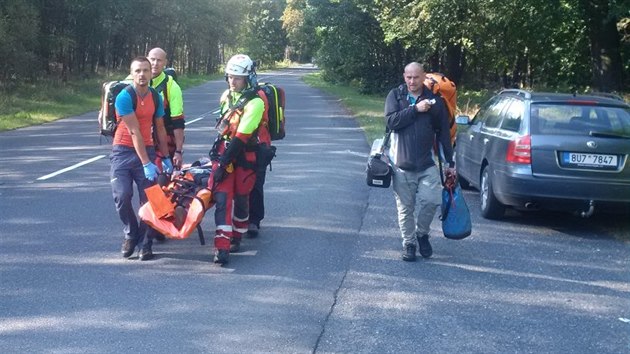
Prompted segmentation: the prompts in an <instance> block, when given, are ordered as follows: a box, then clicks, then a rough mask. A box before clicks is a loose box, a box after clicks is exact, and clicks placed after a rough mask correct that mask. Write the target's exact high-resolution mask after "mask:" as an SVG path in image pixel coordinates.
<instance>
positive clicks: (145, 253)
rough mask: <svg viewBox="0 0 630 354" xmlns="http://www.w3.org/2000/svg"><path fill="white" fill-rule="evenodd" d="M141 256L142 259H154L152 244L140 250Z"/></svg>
mask: <svg viewBox="0 0 630 354" xmlns="http://www.w3.org/2000/svg"><path fill="white" fill-rule="evenodd" d="M139 258H140V260H141V261H149V260H151V259H153V250H152V249H151V246H147V245H144V246H143V247H142V250H140V256H139Z"/></svg>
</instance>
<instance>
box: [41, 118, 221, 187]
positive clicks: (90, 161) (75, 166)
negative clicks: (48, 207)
mask: <svg viewBox="0 0 630 354" xmlns="http://www.w3.org/2000/svg"><path fill="white" fill-rule="evenodd" d="M208 113H211V114H216V113H215V112H207V113H204V114H202V115H200V116H199V117H197V118H195V119H193V120H191V121H186V125H188V124H192V123H194V122H197V121H200V120H202V119H204V118H206V116H207V115H208ZM105 156H107V155H98V156H95V157H92V158H91V159H88V160H85V161H83V162H79V163H77V164H74V165H72V166H70V167H66V168H63V169H61V170H59V171H56V172H53V173H50V174H47V175H45V176H41V177H39V178H38V179H37V180H38V181H45V180H47V179H49V178H52V177H55V176H57V175H60V174H62V173H64V172H68V171H72V170H74V169H76V168H79V167H81V166H83V165H87V164H89V163H92V162H94V161H97V160H100V159H102V158H103V157H105Z"/></svg>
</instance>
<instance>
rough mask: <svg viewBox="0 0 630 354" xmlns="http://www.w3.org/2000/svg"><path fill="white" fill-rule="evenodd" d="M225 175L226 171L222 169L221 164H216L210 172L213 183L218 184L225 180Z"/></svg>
mask: <svg viewBox="0 0 630 354" xmlns="http://www.w3.org/2000/svg"><path fill="white" fill-rule="evenodd" d="M226 175H227V171H226V170H225V167H223V165H221V164H218V165H217V167H216V168H215V169H214V171H213V172H212V176H213V177H212V179H213V180H214V183H219V182H221V181H223V180H224V179H225V176H226Z"/></svg>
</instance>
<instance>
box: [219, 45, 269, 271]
mask: <svg viewBox="0 0 630 354" xmlns="http://www.w3.org/2000/svg"><path fill="white" fill-rule="evenodd" d="M225 80H226V81H227V83H228V89H227V90H226V91H225V92H224V93H223V95H222V96H221V101H220V104H221V110H220V112H221V113H220V114H221V116H220V119H219V121H218V123H217V130H218V133H219V134H218V136H217V138H216V140H215V142H214V144H213V146H212V149H211V150H210V159H211V160H212V166H213V168H212V170H213V173H212V176H211V177H210V179H209V181H208V185H209V187H210V188H211V189H213V191H214V199H215V202H216V204H215V214H214V218H215V224H216V227H217V229H216V232H215V236H214V246H215V249H216V250H215V254H214V262H215V263H219V264H225V263H227V262H228V258H229V254H230V251H232V252H237V251H238V250H239V247H240V242H241V238H242V236H243V234H244V233H246V232H247V227H248V224H249V193H250V192H251V190H252V188H253V187H254V183H255V182H256V148H257V144H258V134H259V126H260V125H261V122H262V121H263V114H264V110H265V104H264V102H263V100H262V99H261V98H260V97H259V96H258V94H257V93H256V73H255V71H254V63H253V61H252V60H251V59H250V58H249V57H248V56H247V55H243V54H238V55H235V56H233V57H232V58H230V60H229V61H228V62H227V65H226V67H225ZM267 134H268V132H267Z"/></svg>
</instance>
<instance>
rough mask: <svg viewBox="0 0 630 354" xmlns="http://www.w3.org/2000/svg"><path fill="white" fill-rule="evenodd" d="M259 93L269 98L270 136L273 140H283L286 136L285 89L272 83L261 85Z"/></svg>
mask: <svg viewBox="0 0 630 354" xmlns="http://www.w3.org/2000/svg"><path fill="white" fill-rule="evenodd" d="M258 90H259V92H262V93H264V94H265V96H266V97H267V104H268V106H267V107H265V109H266V110H267V117H268V118H269V135H271V140H282V139H284V136H285V135H286V131H285V125H284V123H285V120H284V107H285V95H284V89H283V88H281V87H278V86H276V85H273V84H270V83H264V82H262V83H259V84H258Z"/></svg>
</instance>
